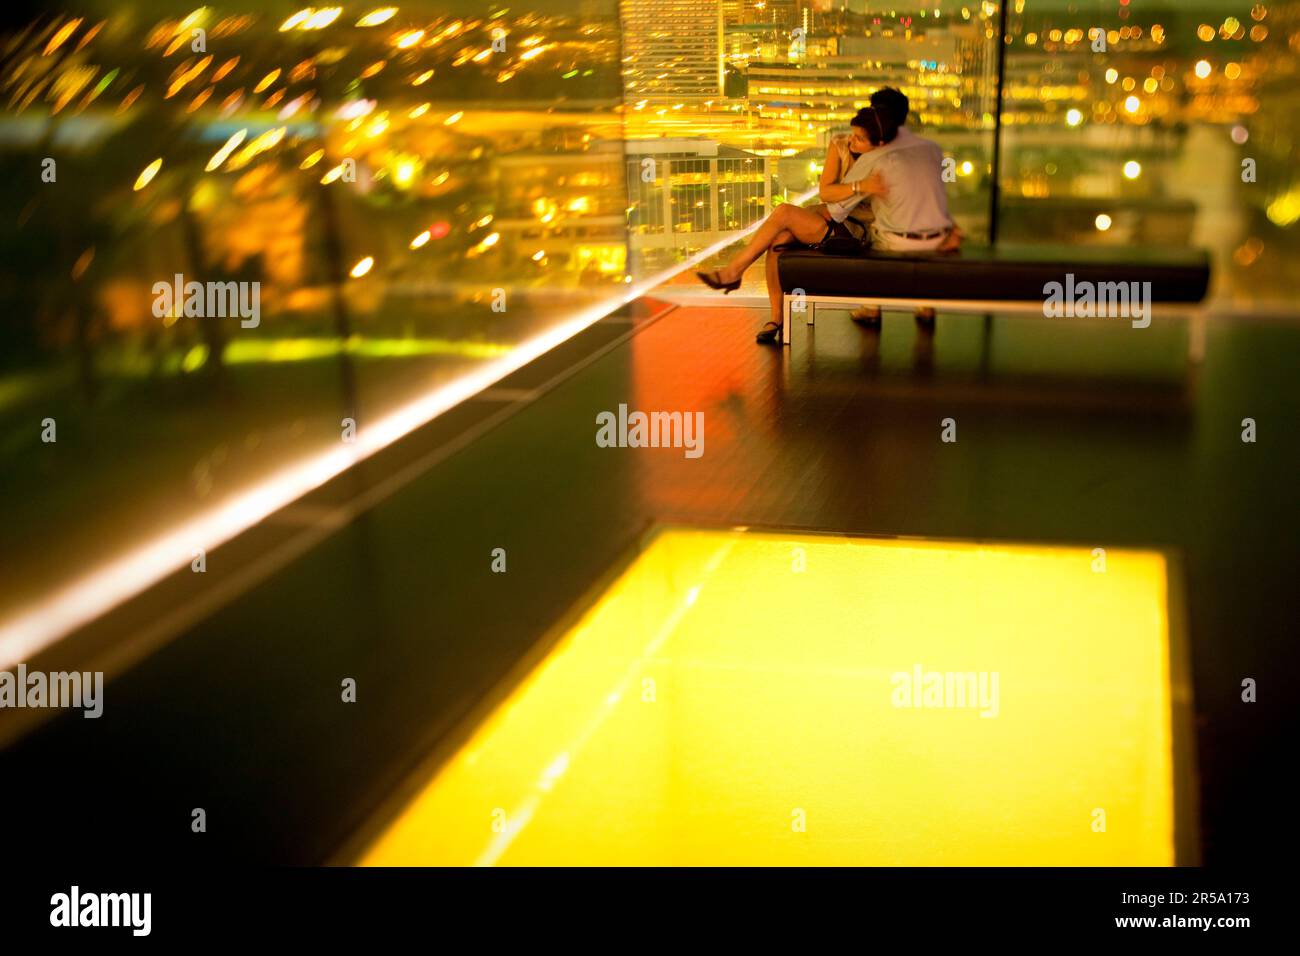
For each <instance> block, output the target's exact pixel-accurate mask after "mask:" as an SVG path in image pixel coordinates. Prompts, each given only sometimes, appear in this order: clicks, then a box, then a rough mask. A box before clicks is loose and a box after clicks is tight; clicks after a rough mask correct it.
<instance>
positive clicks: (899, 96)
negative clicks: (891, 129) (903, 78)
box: [871, 86, 908, 126]
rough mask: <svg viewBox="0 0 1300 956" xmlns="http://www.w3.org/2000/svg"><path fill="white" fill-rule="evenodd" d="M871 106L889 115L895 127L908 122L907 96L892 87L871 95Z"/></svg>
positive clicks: (883, 88)
mask: <svg viewBox="0 0 1300 956" xmlns="http://www.w3.org/2000/svg"><path fill="white" fill-rule="evenodd" d="M871 105H872V106H874V107H875V108H876V109H878V110H880V111H881V112H882V113H888V114H889V117H890V119H892V120H893V121H894V125H895V126H902V125H903V124H904V123H905V122H907V110H908V102H907V94H905V93H904V92H903V91H902V90H896V89H894V88H893V87H892V86H885V87H882V88H880V89H878V90H876V92H874V93H872V94H871Z"/></svg>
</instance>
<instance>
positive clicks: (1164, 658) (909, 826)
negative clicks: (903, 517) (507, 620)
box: [361, 530, 1174, 866]
mask: <svg viewBox="0 0 1300 956" xmlns="http://www.w3.org/2000/svg"><path fill="white" fill-rule="evenodd" d="M1097 568H1098V564H1097V561H1096V559H1095V558H1094V556H1093V554H1092V553H1091V552H1090V551H1089V550H1088V549H1082V548H1044V547H1011V546H989V545H975V544H964V543H951V542H921V541H892V540H886V541H882V540H867V539H852V538H840V537H828V536H799V535H777V534H760V533H754V532H748V531H732V532H715V531H695V530H664V531H661V532H660V533H658V534H657V535H655V536H654V537H653V538H652V539H651V541H650V542H649V544H648V545H647V547H646V548H645V549H644V550H643V551H642V553H641V554H640V555H639V556H638V557H637V558H636V559H635V560H634V561H633V562H632V564H631V565H630V566H629V567H628V568H627V569H626V571H625V572H624V573H622V574H621V576H619V577H618V578H617V580H616V581H615V582H614V583H613V584H612V585H611V586H610V587H609V588H608V589H607V590H606V591H605V593H604V594H603V595H602V596H601V597H600V599H599V600H598V601H597V602H596V603H595V604H594V605H593V606H592V607H591V608H590V610H588V611H587V612H586V613H585V614H584V615H583V616H582V617H581V619H580V620H579V622H578V623H577V625H576V626H574V627H573V628H572V629H571V630H570V631H569V632H568V633H566V634H565V635H563V637H562V638H561V639H560V641H559V642H558V643H557V644H556V645H555V647H554V650H552V651H551V652H550V654H549V655H547V656H546V657H545V659H543V660H542V661H541V663H540V664H539V665H538V666H536V667H535V668H534V669H533V670H532V672H531V673H530V674H529V675H528V676H527V678H526V679H525V680H524V681H523V682H522V683H520V684H519V686H517V687H516V688H515V689H514V690H513V691H512V692H511V693H510V694H509V695H508V696H507V697H506V698H505V699H504V700H503V702H502V703H501V704H500V705H499V706H498V707H497V708H496V709H495V710H494V711H493V712H492V713H491V715H490V716H489V717H488V718H487V719H486V720H485V721H484V722H483V723H482V724H481V725H480V726H479V727H478V728H477V730H476V731H475V732H474V733H473V734H472V736H471V738H470V739H469V741H468V743H467V744H466V746H464V747H463V748H462V749H461V750H460V751H459V752H457V753H455V754H454V755H453V756H452V757H451V758H450V759H449V760H448V761H447V762H446V763H445V764H443V765H442V767H441V769H440V770H439V772H438V773H437V774H436V775H435V776H434V777H433V779H432V780H430V781H429V782H428V783H427V784H426V785H425V786H424V787H423V789H422V790H421V791H420V792H419V793H418V794H417V796H415V798H414V799H413V800H412V801H411V802H410V804H409V805H408V806H407V807H406V808H405V809H404V810H402V811H401V812H400V813H399V814H398V815H397V817H396V818H395V819H394V820H393V822H392V823H391V824H390V825H389V827H388V828H387V829H386V830H385V831H384V832H383V833H382V834H380V835H379V837H378V838H377V839H376V840H375V841H374V843H373V844H372V845H371V846H370V847H369V849H367V850H366V851H365V852H364V854H363V855H362V859H361V862H362V863H365V864H375V865H425V864H430V865H470V864H479V865H483V864H505V865H570V864H581V865H803V864H814V865H912V866H929V865H1004V864H1006V865H1048V866H1052V865H1084V866H1087V865H1151V866H1165V865H1172V864H1173V863H1174V805H1173V766H1172V757H1171V743H1172V741H1171V710H1170V708H1171V702H1170V672H1169V625H1168V616H1167V610H1166V607H1167V596H1166V590H1167V585H1166V567H1165V560H1164V558H1163V557H1162V556H1161V555H1159V554H1156V553H1150V552H1138V551H1117V550H1109V551H1108V552H1107V554H1106V555H1105V568H1104V571H1102V570H1097ZM949 675H954V676H951V677H950V676H949Z"/></svg>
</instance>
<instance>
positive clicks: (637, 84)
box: [620, 0, 722, 102]
mask: <svg viewBox="0 0 1300 956" xmlns="http://www.w3.org/2000/svg"><path fill="white" fill-rule="evenodd" d="M620 9H621V15H622V20H623V89H624V93H625V95H626V97H627V99H628V100H629V101H630V102H635V101H637V100H643V99H648V100H652V101H656V102H660V101H667V100H671V101H673V102H681V101H687V100H701V99H710V98H713V97H717V96H720V95H721V94H722V2H721V0H620Z"/></svg>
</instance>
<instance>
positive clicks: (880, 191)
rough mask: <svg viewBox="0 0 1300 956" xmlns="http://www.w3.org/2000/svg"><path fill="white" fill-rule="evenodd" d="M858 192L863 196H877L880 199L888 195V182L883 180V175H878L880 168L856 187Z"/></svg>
mask: <svg viewBox="0 0 1300 956" xmlns="http://www.w3.org/2000/svg"><path fill="white" fill-rule="evenodd" d="M858 192H859V193H860V194H861V195H863V196H878V197H879V198H881V199H887V198H888V197H889V184H888V183H886V182H885V177H883V176H881V175H880V170H876V171H875V172H874V173H872V174H871V175H870V176H868V177H867V178H866V179H864V180H863V181H862V185H861V186H859V187H858Z"/></svg>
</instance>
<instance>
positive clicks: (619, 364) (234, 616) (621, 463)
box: [0, 306, 1300, 863]
mask: <svg viewBox="0 0 1300 956" xmlns="http://www.w3.org/2000/svg"><path fill="white" fill-rule="evenodd" d="M661 311H662V310H660V309H658V308H649V307H647V308H643V309H641V310H639V311H635V312H634V313H633V314H631V318H628V317H627V315H624V316H623V317H622V318H621V319H616V320H615V321H613V322H610V323H605V322H602V323H600V324H599V325H598V326H596V327H594V328H593V329H592V330H590V331H589V332H588V333H584V335H583V336H580V337H579V338H578V339H576V340H574V341H573V342H572V343H570V344H568V345H566V346H565V347H563V348H561V349H559V350H557V352H556V353H554V354H552V355H548V356H547V357H545V358H544V359H542V360H540V361H539V362H538V363H535V365H534V366H530V367H528V368H526V369H524V370H521V371H520V372H518V373H516V374H515V375H514V376H511V377H510V378H509V379H507V380H506V381H504V382H502V383H500V385H499V386H498V388H496V389H494V390H492V392H491V393H487V394H485V395H483V396H481V397H480V399H479V400H476V401H473V402H470V403H467V404H466V405H465V406H463V407H462V408H460V409H457V410H456V411H455V412H454V413H451V414H449V415H448V416H444V419H441V420H439V421H438V422H435V423H434V424H433V425H431V426H430V427H429V429H426V430H425V431H423V432H421V433H420V434H417V435H413V436H411V438H410V439H408V440H406V441H404V442H402V443H400V444H399V445H398V446H395V447H394V448H393V449H390V450H389V451H387V452H385V453H383V454H381V455H380V456H377V458H376V459H375V460H373V461H372V462H370V463H367V464H366V465H365V466H363V467H362V468H360V469H358V471H357V472H356V473H355V474H349V475H348V476H346V478H345V479H340V480H339V481H336V482H334V483H332V484H331V486H329V487H327V488H326V489H323V490H322V491H321V492H320V493H319V494H318V495H317V496H314V500H308V501H305V502H303V503H302V504H301V505H300V506H299V507H298V508H297V510H296V516H291V517H290V518H286V519H285V520H283V521H281V522H280V527H281V528H282V529H287V528H301V527H302V526H304V525H308V526H310V525H312V524H313V523H315V522H316V517H315V516H320V515H324V516H326V518H328V519H329V520H328V521H326V520H325V518H322V519H321V520H322V521H323V522H324V524H322V526H321V527H322V528H323V530H320V531H319V533H318V534H317V535H316V536H315V538H313V539H312V540H311V541H310V542H308V543H307V544H306V545H304V546H303V547H301V548H298V549H296V550H295V549H292V548H290V549H288V550H286V551H285V552H284V556H283V560H279V561H277V562H272V563H271V564H268V565H267V570H268V572H270V573H269V574H268V575H267V576H265V577H263V578H261V579H256V580H248V581H244V582H243V584H241V585H240V587H238V588H235V589H233V590H232V593H231V595H230V596H229V598H228V599H223V601H224V603H223V601H212V602H210V603H208V604H205V605H202V608H201V610H200V611H196V612H194V613H191V614H188V615H177V614H173V611H175V607H176V605H177V602H178V601H181V600H184V601H186V602H194V601H196V600H197V596H196V595H193V594H189V595H186V596H185V597H184V598H183V599H182V598H177V597H175V594H174V593H171V596H169V592H167V591H166V590H165V589H160V590H159V591H157V592H155V593H154V594H153V595H146V596H145V598H143V599H142V600H141V601H139V602H135V603H134V605H133V606H132V607H129V608H124V609H122V611H121V613H120V614H119V615H118V616H117V617H115V618H114V619H113V620H111V621H109V622H108V623H107V624H105V625H104V626H103V628H104V629H102V630H101V633H100V640H101V641H107V640H110V639H113V638H122V637H123V635H127V634H128V633H132V634H133V633H136V632H137V631H139V630H140V629H141V628H144V627H145V626H146V623H147V622H150V621H157V620H160V619H162V618H164V617H168V616H169V615H170V617H168V619H169V620H171V619H174V621H175V626H174V627H171V628H170V630H169V632H168V633H166V634H163V633H161V632H159V633H158V634H157V635H156V640H155V641H154V642H153V643H152V644H151V645H150V646H149V647H148V648H147V649H145V650H142V651H141V653H140V655H138V656H139V663H137V664H135V665H134V666H133V667H131V668H130V669H128V670H125V671H124V672H123V673H121V674H120V675H119V676H118V677H117V678H116V679H115V680H113V681H112V682H111V683H110V685H109V687H108V690H107V705H106V706H107V707H109V708H112V709H113V712H114V714H115V719H114V720H113V721H106V720H105V721H84V720H81V719H72V718H71V717H68V718H63V719H59V720H56V721H54V722H52V723H50V724H47V725H45V726H44V727H42V728H41V729H40V730H38V731H36V732H34V733H32V734H30V735H29V736H27V737H26V738H24V739H22V740H21V741H19V742H18V743H17V744H15V745H14V746H13V747H11V748H10V749H9V750H7V751H5V752H4V753H3V755H2V756H0V768H2V769H3V772H4V776H5V779H8V780H23V781H31V782H33V783H32V785H33V786H34V785H35V783H34V782H35V781H39V782H40V787H41V791H42V793H43V794H48V795H49V798H48V799H43V800H42V801H41V802H40V804H39V805H37V806H35V807H33V804H32V801H31V800H30V799H28V798H27V796H24V794H28V791H27V789H26V788H27V785H26V784H24V785H23V786H22V787H7V788H4V790H5V796H4V797H3V798H0V800H3V801H4V804H5V809H6V811H7V814H8V819H10V820H15V819H22V820H25V821H27V823H28V824H29V825H27V826H25V827H24V828H22V832H19V833H16V834H13V835H12V839H16V840H17V841H18V846H17V847H15V849H17V850H19V851H22V850H24V849H26V850H29V851H31V852H37V850H38V849H39V852H42V853H49V852H51V851H53V850H58V849H65V850H67V851H68V852H71V853H74V854H100V853H112V852H128V851H129V852H130V853H131V854H133V855H135V856H137V857H142V858H147V859H153V858H157V859H167V860H175V861H177V862H202V861H219V860H231V859H245V860H252V861H257V862H270V863H314V862H319V861H322V860H325V859H329V858H331V855H332V854H335V853H337V852H338V851H339V848H340V847H342V846H344V845H346V844H347V842H348V841H349V839H351V838H352V836H353V835H354V834H355V833H356V832H357V830H358V828H359V827H361V826H362V825H363V824H364V823H366V821H368V820H371V819H372V818H373V815H374V814H375V812H376V811H377V809H378V808H380V807H381V806H383V805H384V804H385V802H386V801H388V800H389V799H391V797H392V794H393V793H394V792H395V788H397V787H398V786H399V785H400V784H401V782H402V781H403V780H405V779H407V777H408V775H409V774H410V773H411V771H412V770H413V769H414V768H415V767H417V766H418V765H419V764H420V762H421V761H422V760H424V759H425V758H427V756H428V755H429V754H430V753H431V752H434V751H435V750H436V749H437V748H438V747H439V746H440V745H443V744H445V743H446V741H447V740H448V735H449V734H451V733H452V732H453V730H454V729H455V728H457V727H458V725H459V724H460V722H461V721H462V718H464V717H465V715H466V714H468V713H470V712H471V711H472V710H473V708H474V707H475V706H476V704H477V703H478V702H479V701H481V700H482V699H483V697H484V695H485V694H487V693H489V691H491V689H492V688H494V687H495V686H497V685H498V683H499V682H500V681H501V680H502V678H503V677H504V676H505V675H506V674H508V673H509V672H510V671H511V669H512V668H514V667H516V666H517V664H518V662H519V661H521V660H522V659H525V658H526V656H527V655H528V653H529V651H530V648H532V647H533V646H534V644H535V643H536V641H537V640H538V638H539V636H540V635H541V634H543V633H544V632H546V631H547V630H548V629H549V628H552V627H554V626H556V625H557V624H558V623H560V622H561V621H563V620H565V619H566V616H568V615H571V614H572V613H574V610H575V607H577V606H578V604H579V602H580V601H581V599H582V597H583V595H585V594H588V593H589V592H590V589H591V588H592V587H593V585H594V583H595V582H597V581H599V580H600V579H601V578H602V576H604V575H606V574H608V572H609V569H610V568H611V567H614V566H615V565H617V563H618V562H619V561H620V560H622V559H623V558H624V557H625V556H626V554H627V552H628V549H629V548H631V547H632V546H633V545H634V544H635V542H636V541H637V540H639V538H640V536H641V535H643V533H644V532H645V531H646V529H647V528H648V527H650V526H651V525H653V524H655V523H680V524H688V525H702V526H708V527H725V526H732V525H743V526H751V527H764V528H778V529H803V530H816V531H834V532H844V533H865V534H882V535H916V536H935V537H944V538H961V539H977V540H979V539H985V540H999V541H1031V542H1053V543H1057V542H1059V543H1071V544H1085V545H1088V546H1089V547H1120V546H1140V547H1153V548H1161V549H1170V550H1172V551H1175V552H1177V553H1178V554H1180V555H1181V557H1182V561H1183V571H1184V574H1185V576H1186V585H1187V587H1186V595H1187V603H1188V607H1187V611H1188V616H1189V622H1190V624H1189V630H1190V640H1191V657H1192V667H1193V676H1194V684H1195V691H1194V692H1195V701H1196V716H1197V721H1196V737H1197V759H1198V764H1199V768H1200V773H1201V780H1202V786H1201V794H1200V796H1201V817H1202V844H1203V847H1204V855H1205V859H1206V861H1207V862H1211V863H1250V862H1252V861H1254V860H1256V859H1257V858H1260V857H1261V856H1262V855H1264V854H1265V853H1267V846H1268V837H1269V835H1270V834H1269V833H1268V832H1267V829H1266V828H1267V826H1268V825H1267V824H1266V822H1265V821H1264V817H1263V815H1262V813H1261V812H1260V811H1261V807H1262V801H1264V800H1266V799H1268V797H1267V792H1268V789H1269V788H1268V787H1267V786H1265V785H1264V782H1263V775H1265V774H1267V773H1268V772H1269V771H1265V770H1263V769H1261V768H1263V767H1265V766H1271V762H1272V760H1273V759H1274V756H1273V755H1274V754H1275V753H1276V751H1275V750H1273V749H1271V748H1272V747H1273V746H1274V745H1275V744H1276V736H1277V735H1278V734H1280V733H1281V728H1282V726H1283V725H1282V706H1283V705H1281V704H1278V703H1272V702H1270V699H1271V700H1277V699H1279V698H1278V697H1272V696H1271V694H1270V690H1271V689H1272V688H1274V687H1276V685H1277V682H1278V681H1279V680H1280V678H1281V675H1282V674H1284V673H1287V672H1288V671H1287V668H1288V666H1291V667H1293V666H1294V664H1295V651H1294V648H1293V644H1294V636H1295V624H1294V606H1295V605H1294V577H1295V571H1294V569H1295V566H1296V559H1297V554H1296V550H1297V547H1296V541H1297V540H1300V534H1298V533H1297V532H1300V517H1298V515H1300V512H1298V511H1297V509H1296V508H1295V478H1296V475H1297V474H1298V473H1300V468H1298V466H1300V446H1298V445H1297V439H1296V429H1295V424H1296V422H1297V420H1300V414H1298V413H1300V390H1298V389H1297V387H1296V383H1295V377H1294V376H1295V369H1296V368H1297V367H1300V362H1298V361H1297V360H1298V359H1300V328H1298V327H1297V326H1295V325H1287V324H1279V323H1263V322H1231V321H1222V322H1212V323H1211V326H1210V330H1209V340H1208V354H1207V358H1206V361H1205V363H1204V365H1203V366H1202V367H1201V368H1200V369H1199V370H1198V371H1193V370H1190V369H1188V368H1187V366H1186V364H1185V353H1186V343H1185V338H1184V336H1185V327H1184V326H1183V325H1181V324H1180V323H1179V322H1177V321H1170V322H1167V323H1162V322H1160V321H1159V320H1157V321H1156V322H1155V323H1154V324H1153V325H1152V327H1151V328H1150V329H1147V330H1132V329H1130V328H1128V327H1127V325H1112V326H1109V327H1097V328H1093V327H1084V326H1082V325H1081V324H1067V323H1064V322H1061V323H1049V322H1045V321H1043V320H1034V319H1026V318H1020V319H1013V318H1004V317H993V318H990V319H988V320H985V319H983V318H980V317H970V316H950V315H944V314H942V313H941V314H940V316H939V320H938V324H937V330H936V332H935V333H934V334H933V335H932V336H931V335H922V334H920V333H918V332H917V330H916V329H915V328H914V327H913V324H912V322H911V319H910V318H908V317H905V316H904V317H893V316H886V320H885V325H884V329H883V331H882V332H880V333H874V334H873V333H867V332H864V331H863V330H861V329H859V328H857V327H856V326H854V325H852V324H851V323H850V322H849V321H848V320H847V318H846V316H845V315H844V314H842V313H838V314H837V313H834V312H830V311H822V312H821V313H820V314H819V317H818V324H817V326H816V328H815V329H813V330H810V329H808V328H807V327H806V326H797V327H796V328H795V331H794V337H793V338H794V341H793V344H792V346H791V347H790V348H788V349H774V348H764V347H760V346H757V345H755V344H754V341H753V333H754V331H756V329H757V328H758V327H759V326H760V325H761V324H762V322H763V321H765V320H766V311H767V310H766V309H751V308H727V307H720V306H719V307H712V306H708V307H706V306H689V307H685V306H684V307H679V308H676V309H672V310H670V311H668V312H667V313H666V314H662V315H660V312H661ZM655 316H659V317H657V318H656V317H655ZM620 404H626V405H627V406H628V408H629V409H630V410H633V411H636V410H640V411H645V412H653V411H666V412H672V411H681V412H685V413H695V412H702V413H703V421H704V451H703V454H702V455H701V456H700V457H698V458H690V457H687V456H686V455H685V454H684V452H683V449H680V448H643V449H636V448H602V447H598V445H597V443H596V441H595V436H596V431H597V416H598V415H599V414H600V413H601V412H607V411H608V412H617V410H618V406H619V405H620ZM1247 417H1250V418H1254V419H1255V421H1256V423H1257V429H1258V439H1257V441H1256V442H1255V443H1253V444H1247V443H1243V442H1242V441H1241V430H1242V425H1241V422H1242V419H1244V418H1247ZM946 420H950V422H948V423H947V427H948V428H949V430H950V433H951V431H952V429H955V435H956V441H954V442H945V441H943V440H942V435H943V432H944V429H945V427H946ZM394 476H398V477H399V478H400V480H393V479H394ZM386 481H387V482H388V484H387V485H385V484H384V483H385V482H386ZM381 486H383V487H382V494H378V493H375V489H376V488H380V487H381ZM270 524H271V525H274V524H275V523H274V522H273V523H270ZM259 533H260V534H261V535H262V537H261V538H256V536H254V538H249V539H246V541H245V542H244V543H242V544H241V543H240V542H235V543H234V544H232V545H230V546H228V548H227V549H223V551H224V552H225V554H226V555H227V556H228V558H229V560H226V561H225V562H224V563H225V564H227V565H243V566H247V565H249V564H251V562H252V561H253V559H254V558H255V557H256V556H257V555H260V554H266V553H272V552H273V551H274V550H275V548H276V547H278V546H279V545H280V544H283V542H284V540H287V539H286V538H285V535H287V534H288V533H289V532H288V531H284V532H283V534H281V535H280V537H279V538H276V539H275V541H271V542H270V543H268V540H269V538H268V536H270V538H274V537H275V532H274V528H273V527H268V528H264V529H261V530H260V532H259ZM253 540H255V541H256V543H255V544H249V543H248V542H249V541H253ZM241 548H243V549H245V550H243V551H241V550H240V549H241ZM497 548H501V549H504V551H505V555H506V560H507V570H506V572H505V573H493V571H492V567H491V565H492V561H493V550H494V549H497ZM221 554H222V552H218V553H216V554H215V555H213V556H210V557H209V566H214V565H220V564H222V563H223V561H222V558H221ZM753 600H754V601H755V602H765V601H770V602H779V601H781V600H782V595H781V594H779V593H770V594H764V593H756V594H754V595H753ZM195 606H196V607H197V606H199V605H197V604H196V605H195ZM349 677H350V678H353V679H355V680H356V682H357V687H358V702H357V703H356V704H354V705H353V704H342V703H340V695H339V687H340V682H341V681H342V680H343V679H344V678H349ZM1247 677H1253V678H1255V679H1256V680H1258V681H1259V684H1260V686H1261V688H1264V690H1262V692H1261V698H1260V703H1257V704H1253V705H1248V704H1243V703H1242V702H1241V699H1240V693H1241V691H1240V686H1241V681H1242V680H1243V679H1244V678H1247ZM1279 696H1280V695H1279ZM84 779H97V780H100V781H107V780H112V781H115V782H116V787H115V788H110V789H109V790H107V791H105V792H104V793H102V794H101V795H100V796H98V797H97V799H96V800H95V802H94V803H93V804H89V805H87V804H84V803H82V802H80V800H79V798H78V797H77V796H76V795H77V794H78V793H80V792H81V789H80V788H79V787H78V786H76V782H77V781H78V780H84ZM28 795H29V794H28ZM197 806H202V807H204V808H205V809H206V810H207V814H208V820H209V827H210V829H211V830H212V832H214V833H216V832H219V833H220V834H221V836H220V838H213V839H209V840H206V841H203V842H202V843H196V842H195V841H194V840H193V839H192V838H191V834H190V832H189V819H190V811H191V809H192V808H193V807H197ZM73 819H75V820H77V821H78V826H77V827H76V828H75V830H74V829H73V828H71V827H70V826H68V824H67V821H69V820H73ZM60 840H64V841H66V844H67V845H66V846H65V847H53V846H51V842H52V841H53V843H58V842H59V841H60ZM37 841H39V844H40V845H39V847H38V846H37ZM29 842H30V844H31V845H30V846H29V845H28V843H29Z"/></svg>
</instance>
